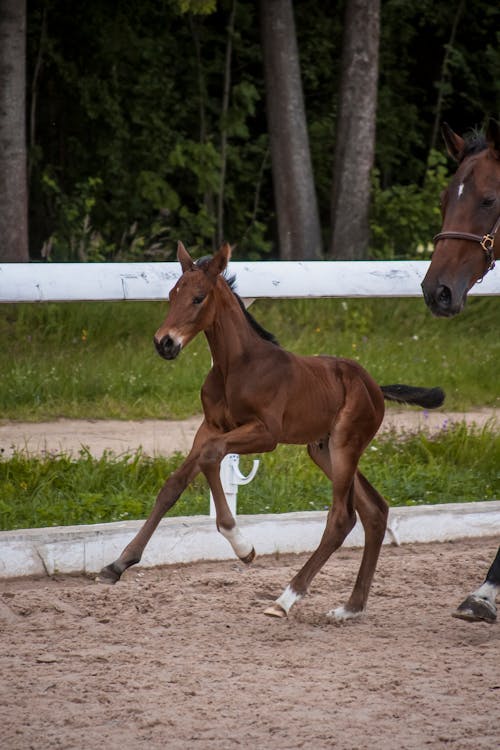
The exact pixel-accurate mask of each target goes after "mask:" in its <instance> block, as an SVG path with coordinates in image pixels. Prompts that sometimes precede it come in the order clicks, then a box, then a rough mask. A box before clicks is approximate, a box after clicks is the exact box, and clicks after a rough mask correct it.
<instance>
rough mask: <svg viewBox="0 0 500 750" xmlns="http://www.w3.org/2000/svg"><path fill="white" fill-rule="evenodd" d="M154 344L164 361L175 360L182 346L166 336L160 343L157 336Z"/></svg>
mask: <svg viewBox="0 0 500 750" xmlns="http://www.w3.org/2000/svg"><path fill="white" fill-rule="evenodd" d="M154 344H155V347H156V351H157V352H158V354H159V355H160V357H163V359H175V358H176V357H177V355H178V354H179V352H180V350H181V345H180V344H179V343H178V342H176V341H174V339H173V338H171V337H170V336H164V337H163V338H162V339H160V341H158V339H157V338H156V336H155V338H154Z"/></svg>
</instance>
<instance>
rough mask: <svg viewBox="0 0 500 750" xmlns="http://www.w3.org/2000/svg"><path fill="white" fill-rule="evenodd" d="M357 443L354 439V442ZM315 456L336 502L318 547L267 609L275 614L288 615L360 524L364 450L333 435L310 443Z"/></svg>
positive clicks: (309, 448) (267, 613) (267, 612)
mask: <svg viewBox="0 0 500 750" xmlns="http://www.w3.org/2000/svg"><path fill="white" fill-rule="evenodd" d="M353 442H354V441H353ZM308 451H309V455H310V456H311V458H312V459H313V460H314V461H315V462H316V463H317V464H318V466H320V468H322V469H323V471H325V473H326V474H327V476H329V477H330V478H331V479H332V485H333V503H332V506H331V508H330V510H329V511H328V518H327V521H326V527H325V530H324V532H323V536H322V537H321V541H320V543H319V546H318V548H317V549H316V550H315V552H313V554H312V555H311V557H310V558H309V560H308V561H307V562H306V564H305V565H304V566H303V567H302V568H301V570H300V571H299V572H298V573H297V575H296V576H295V577H294V578H292V580H291V581H290V583H289V585H288V586H287V587H286V589H285V590H284V592H283V593H282V595H281V596H280V597H279V599H277V600H276V601H275V602H274V604H272V605H271V606H270V607H268V608H267V609H266V610H265V614H266V615H270V616H271V617H285V616H286V615H287V614H288V612H289V610H290V608H291V607H292V605H293V604H295V602H297V601H298V600H299V599H301V598H302V597H303V596H304V594H305V593H306V592H307V589H308V587H309V584H310V583H311V581H312V579H313V578H314V576H315V575H316V573H318V571H319V570H320V569H321V568H322V567H323V565H324V564H325V562H326V561H327V560H328V558H329V557H330V556H331V554H332V553H333V552H334V551H335V550H336V549H338V547H340V546H341V544H342V542H343V541H344V539H345V538H346V536H347V535H348V534H349V532H350V531H351V530H352V528H353V527H354V524H355V523H356V514H355V512H354V497H353V478H354V473H355V471H356V465H357V462H358V458H359V454H360V451H358V450H356V449H355V448H353V447H352V446H351V445H345V444H344V445H335V441H334V440H332V438H330V445H329V448H328V447H327V446H326V442H325V443H324V444H323V445H321V446H308Z"/></svg>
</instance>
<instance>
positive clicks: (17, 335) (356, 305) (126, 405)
mask: <svg viewBox="0 0 500 750" xmlns="http://www.w3.org/2000/svg"><path fill="white" fill-rule="evenodd" d="M165 313H166V304H164V303H143V302H115V303H97V302H94V303H64V304H62V303H61V304H52V303H51V304H34V305H2V306H0V341H1V342H2V346H1V347H0V371H1V373H2V383H1V387H0V415H1V416H2V418H4V419H22V420H33V421H37V420H38V421H39V420H44V419H53V418H57V417H61V416H64V417H69V418H103V419H105V418H111V417H112V418H122V419H139V418H148V417H157V418H184V417H187V416H189V415H191V414H195V413H198V412H199V411H200V410H201V407H200V399H199V390H200V386H201V384H202V382H203V380H204V377H205V375H206V373H207V371H208V369H209V367H210V354H209V352H208V348H207V345H206V342H205V339H204V337H203V336H202V335H200V336H198V337H197V338H196V339H195V340H194V341H193V342H192V343H191V344H190V345H189V347H188V348H187V349H186V351H184V352H182V354H181V356H180V357H179V358H178V360H176V361H174V362H165V361H163V360H161V358H160V357H158V355H157V354H156V353H155V351H154V349H153V345H152V337H153V333H154V332H155V330H156V329H157V328H158V326H159V324H160V323H161V321H162V320H163V318H164V316H165ZM252 313H253V314H254V315H255V317H256V318H257V319H258V320H259V321H260V322H261V323H262V324H263V325H264V326H265V327H267V328H268V329H269V330H271V331H273V332H274V333H275V335H276V336H277V337H278V339H279V340H280V342H281V344H282V345H283V346H285V347H286V348H288V349H290V350H292V351H295V352H297V353H301V354H319V353H321V354H323V353H330V354H336V355H339V356H347V357H352V358H355V359H358V360H359V361H360V362H361V363H362V364H363V365H364V366H365V367H366V369H367V370H369V371H370V372H371V373H372V375H373V376H374V377H375V379H376V380H378V381H379V382H380V383H392V382H406V383H409V384H415V385H429V386H431V385H441V386H442V387H443V388H444V389H445V391H446V395H447V400H446V404H445V406H446V408H448V409H458V410H466V409H469V408H471V407H474V406H478V405H480V406H494V405H498V404H499V401H500V396H499V392H498V385H497V382H498V362H499V360H500V342H499V339H498V338H497V337H496V336H494V335H491V332H492V331H495V330H498V329H499V328H500V304H499V302H498V300H497V299H486V298H482V299H481V298H472V299H470V300H469V301H468V303H467V307H466V310H465V312H464V313H462V314H461V315H460V316H458V317H457V318H453V319H451V320H438V319H435V318H433V317H432V316H431V315H430V313H429V312H428V311H427V309H426V308H425V305H424V303H423V301H422V300H404V299H403V300H392V299H377V300H352V299H350V300H338V299H318V300H278V301H271V300H261V301H258V302H256V303H255V304H254V305H253V306H252ZM488 332H489V333H488Z"/></svg>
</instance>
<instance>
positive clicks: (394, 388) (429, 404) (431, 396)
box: [380, 385, 444, 409]
mask: <svg viewBox="0 0 500 750" xmlns="http://www.w3.org/2000/svg"><path fill="white" fill-rule="evenodd" d="M380 388H381V390H382V393H383V394H384V398H385V399H386V400H387V401H399V403H401V404H416V405H417V406H423V407H424V409H437V407H438V406H441V404H442V403H443V401H444V391H443V390H442V389H441V388H418V387H417V386H413V385H381V386H380Z"/></svg>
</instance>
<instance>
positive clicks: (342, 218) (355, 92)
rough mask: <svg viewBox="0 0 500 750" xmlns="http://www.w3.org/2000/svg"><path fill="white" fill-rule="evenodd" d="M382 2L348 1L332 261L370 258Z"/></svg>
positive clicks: (335, 163)
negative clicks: (368, 254) (372, 177)
mask: <svg viewBox="0 0 500 750" xmlns="http://www.w3.org/2000/svg"><path fill="white" fill-rule="evenodd" d="M379 33H380V0H347V6H346V14H345V25H344V39H343V46H342V71H341V83H340V101H339V116H338V121H337V132H336V141H335V155H334V163H333V185H332V243H331V248H330V255H331V257H332V258H342V259H346V260H355V259H359V258H365V257H366V255H367V253H368V242H369V238H370V231H369V208H370V193H371V170H372V167H373V160H374V153H375V121H376V112H377V84H378V51H379Z"/></svg>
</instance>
